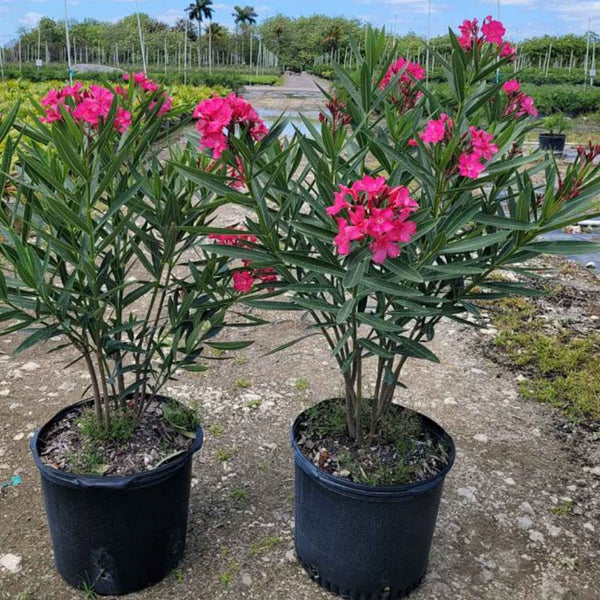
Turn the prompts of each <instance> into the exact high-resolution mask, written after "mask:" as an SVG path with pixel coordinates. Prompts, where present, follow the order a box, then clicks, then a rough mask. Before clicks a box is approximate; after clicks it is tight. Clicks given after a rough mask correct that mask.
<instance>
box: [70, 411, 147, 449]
mask: <svg viewBox="0 0 600 600" xmlns="http://www.w3.org/2000/svg"><path fill="white" fill-rule="evenodd" d="M137 425H138V420H137V415H136V414H135V413H134V412H133V411H132V410H131V409H129V408H126V409H120V410H115V411H114V412H113V414H112V419H111V422H110V425H109V426H108V427H106V425H105V423H104V422H102V421H100V420H99V419H98V416H97V415H96V413H95V412H94V410H93V409H87V410H85V411H84V412H83V413H82V415H81V416H80V417H79V418H78V419H77V427H79V431H80V433H81V436H82V438H83V439H84V443H86V444H91V445H92V446H95V445H98V444H101V443H102V442H116V443H118V444H127V443H128V442H130V441H131V440H132V439H133V435H134V432H135V429H136V427H137Z"/></svg>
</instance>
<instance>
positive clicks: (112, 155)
mask: <svg viewBox="0 0 600 600" xmlns="http://www.w3.org/2000/svg"><path fill="white" fill-rule="evenodd" d="M504 33H505V32H504V28H503V26H502V24H501V23H499V22H498V21H495V20H493V19H492V18H491V17H488V18H486V19H485V20H484V21H483V23H482V24H481V26H479V24H478V22H477V20H473V21H465V22H464V23H463V24H462V25H461V26H460V36H458V37H457V36H456V35H455V34H454V33H453V32H452V31H451V32H450V41H451V44H452V53H451V55H450V58H449V59H445V58H443V57H441V56H440V57H437V59H436V60H437V62H438V64H441V65H442V68H443V69H444V73H445V77H446V79H447V80H448V82H449V84H450V86H451V88H452V94H453V96H452V101H451V102H450V103H446V104H444V105H442V104H441V103H440V102H439V100H438V99H437V98H436V97H435V95H433V94H432V93H430V91H429V90H428V87H427V85H426V84H425V71H424V69H423V67H421V66H420V65H418V64H416V63H413V62H411V61H406V60H404V59H403V58H400V57H398V56H397V55H396V52H395V49H394V48H393V47H390V46H389V44H387V43H386V36H385V34H384V32H382V31H376V30H372V29H368V31H367V33H366V39H365V43H364V46H363V50H362V51H361V53H360V54H358V53H359V51H358V50H357V54H358V58H359V60H360V82H359V84H358V85H356V84H354V83H353V80H352V79H351V78H350V77H349V76H348V75H347V74H346V73H345V72H344V70H343V69H341V68H340V67H337V66H336V67H335V70H336V76H337V78H338V80H339V82H340V83H341V85H342V86H343V87H344V89H345V93H346V96H347V98H348V101H347V102H346V103H342V102H341V101H339V100H338V99H336V98H333V97H328V98H326V101H327V108H326V110H324V112H323V113H322V114H321V116H320V126H315V125H314V124H313V123H311V121H310V120H308V119H305V122H304V125H305V127H306V130H307V131H308V134H304V133H302V132H300V131H298V132H297V133H296V134H295V135H294V136H292V137H290V136H287V137H286V136H284V135H283V132H284V129H285V126H286V124H285V122H284V120H279V121H278V122H277V123H275V124H274V125H273V127H272V128H271V129H270V131H269V130H267V128H266V127H265V125H264V123H263V122H262V121H261V119H260V117H259V116H258V114H257V112H256V111H255V110H254V109H253V107H252V106H251V105H250V104H249V103H248V102H247V101H246V100H244V99H243V98H240V97H237V96H235V95H230V96H227V97H225V98H217V97H215V98H212V99H210V100H205V101H203V102H201V103H199V104H198V105H197V106H196V108H195V110H194V112H193V118H194V119H195V125H196V129H197V133H196V135H195V136H190V137H189V140H188V141H187V142H186V143H185V144H182V143H181V137H182V134H183V128H184V127H185V125H186V124H187V123H189V120H185V119H179V118H174V117H178V116H179V114H178V110H180V111H181V112H182V113H183V111H184V108H181V109H178V110H174V109H173V108H172V102H171V98H170V97H169V96H168V94H167V93H166V92H165V91H164V90H162V89H160V88H159V87H158V86H156V84H154V82H152V81H151V80H149V79H147V78H146V77H145V76H144V75H143V74H137V75H135V76H134V77H132V78H131V79H130V80H129V81H128V83H127V84H126V85H124V86H123V87H121V86H116V87H115V88H104V87H100V86H94V85H91V86H89V88H84V87H82V86H81V85H79V84H77V85H75V86H73V87H66V88H63V89H61V90H54V91H52V92H50V93H49V94H48V95H47V96H45V97H44V99H43V100H42V102H41V104H39V105H37V114H36V119H34V120H33V121H32V123H33V124H28V125H27V124H22V123H20V122H18V120H15V115H16V109H15V111H13V113H12V114H11V115H7V116H5V117H4V118H3V120H2V122H1V123H0V137H4V138H6V140H5V141H6V144H5V151H4V156H3V158H2V169H1V172H0V173H1V176H2V179H0V184H1V185H2V189H4V188H5V184H6V186H10V191H9V192H8V193H7V194H6V198H5V201H4V205H3V210H2V211H1V212H0V233H1V234H2V241H1V242H0V253H1V255H2V257H3V258H4V261H5V262H4V267H3V269H2V271H0V303H1V310H0V320H1V321H2V322H3V323H4V329H3V331H2V333H4V334H8V333H14V332H17V331H20V332H22V333H24V334H25V335H24V337H23V340H22V342H21V343H20V345H19V346H18V348H17V349H16V350H17V351H23V350H26V349H28V348H30V347H32V346H33V345H34V344H37V343H40V342H45V343H46V344H49V345H50V347H51V351H54V350H59V349H68V350H67V351H68V352H70V356H71V358H72V361H73V364H74V363H76V362H78V361H81V362H82V364H84V365H85V366H86V368H87V371H88V374H89V387H88V389H87V390H85V391H84V393H83V396H84V397H85V396H86V395H87V393H88V391H91V400H84V401H82V402H80V403H78V404H76V405H73V406H70V407H67V408H65V409H64V410H63V411H61V412H59V413H58V414H57V415H56V416H55V417H54V418H53V419H51V420H50V421H49V422H48V423H47V424H46V425H44V426H43V427H42V428H41V429H40V430H39V431H38V432H37V433H36V435H35V436H34V438H33V439H32V442H31V448H32V452H33V455H34V459H35V462H36V465H37V467H38V469H39V470H40V473H41V477H42V486H43V491H44V498H45V504H46V510H47V515H48V522H49V526H50V532H51V536H52V542H53V547H54V553H55V561H56V565H57V568H58V571H59V572H60V573H61V575H62V576H63V577H64V578H65V579H66V580H67V581H68V582H69V583H70V584H72V585H74V586H76V587H81V586H82V585H84V584H85V585H87V586H89V587H91V588H93V589H94V590H95V591H96V592H97V593H99V594H123V593H127V592H131V591H134V590H137V589H140V588H143V587H145V586H147V585H150V584H152V583H154V582H156V581H158V580H160V579H161V578H163V577H164V576H165V575H166V574H167V573H168V572H169V571H170V570H171V569H173V568H174V567H175V566H176V565H177V564H178V563H179V562H180V560H181V559H182V556H183V551H184V545H185V534H186V526H187V511H188V503H189V491H190V478H191V465H192V456H193V454H194V453H195V452H196V451H197V450H199V449H200V446H201V445H202V435H203V434H202V428H201V427H200V425H199V424H198V423H197V421H196V420H195V418H194V415H193V414H192V413H190V411H189V410H188V409H187V408H186V407H184V406H182V405H181V404H179V403H177V402H176V401H175V400H173V399H168V398H164V397H162V396H161V395H160V392H161V389H162V388H163V386H164V384H165V383H166V382H167V381H168V380H169V379H172V378H174V377H176V376H177V374H178V373H179V372H180V370H182V369H187V370H190V371H200V370H203V369H206V368H207V361H208V360H210V359H211V357H212V358H214V356H211V355H210V353H209V352H208V349H211V348H212V349H217V350H221V351H235V350H237V349H241V348H244V347H245V346H246V345H247V344H248V342H246V341H240V342H237V341H232V340H231V339H230V337H229V336H227V340H226V341H224V339H223V334H224V331H225V330H226V329H227V328H232V329H233V328H235V327H239V326H248V325H261V324H264V323H265V320H264V319H263V318H262V317H257V316H256V314H255V312H249V311H247V310H246V308H247V307H252V308H253V309H256V308H262V309H265V310H267V311H271V310H286V311H298V312H303V313H306V314H307V315H308V316H309V317H310V319H311V326H310V330H309V331H308V333H307V334H305V335H304V336H302V337H301V338H299V339H297V340H293V341H292V342H287V343H286V344H284V345H283V346H280V347H278V348H273V349H272V350H273V351H278V350H283V349H285V348H288V347H290V346H291V345H293V344H294V343H296V342H299V341H301V340H302V339H305V338H306V337H308V336H313V335H315V336H322V337H323V338H324V340H325V341H326V342H327V343H328V345H329V346H330V348H331V352H332V355H333V357H334V358H335V360H336V361H337V364H338V366H339V370H340V376H341V378H342V380H343V383H344V390H345V393H344V396H343V397H342V398H330V399H323V402H319V403H317V404H316V405H315V406H314V407H312V408H310V409H308V410H307V411H304V412H303V413H302V414H300V415H299V416H298V418H297V419H296V421H295V422H294V425H293V428H292V434H291V435H292V447H293V450H294V460H295V465H296V466H295V469H296V491H295V515H296V517H295V528H296V531H295V539H296V551H297V555H298V558H299V560H300V561H301V562H302V564H303V565H304V567H305V569H306V570H307V572H308V573H309V575H310V576H311V577H313V578H314V579H315V580H316V581H317V582H318V583H320V584H321V585H323V586H325V587H327V588H329V589H331V590H332V591H334V592H337V593H339V594H341V595H344V596H348V597H352V598H389V599H391V598H398V597H401V596H402V595H404V594H406V593H408V592H409V591H410V590H411V589H413V588H414V587H415V586H416V585H418V583H419V581H420V580H421V579H422V577H423V576H424V574H425V570H426V567H427V561H428V556H429V549H430V545H431V540H432V536H433V531H434V526H435V520H436V516H437V511H438V506H439V502H440V497H441V493H442V486H443V482H444V478H445V476H446V474H447V473H448V472H449V470H450V469H451V467H452V464H453V462H454V457H455V449H454V443H453V441H452V439H451V438H450V436H449V435H448V434H447V433H446V432H445V431H444V430H443V429H442V428H441V427H440V426H439V425H437V424H436V423H434V422H433V421H431V420H430V419H428V418H427V417H425V416H424V415H420V414H418V413H414V412H412V411H410V410H408V409H406V408H402V407H401V406H399V405H398V404H396V403H395V402H394V400H395V398H396V397H397V394H396V391H397V389H398V388H403V387H404V386H403V385H402V373H403V369H404V367H405V365H406V363H407V362H408V361H409V360H411V361H412V360H429V361H434V362H436V361H437V360H438V359H437V357H436V356H435V354H434V353H433V352H432V351H431V349H430V348H429V347H428V342H429V341H431V340H432V339H433V337H434V334H435V328H436V326H437V325H438V323H439V322H440V321H442V320H443V319H452V320H454V321H457V322H459V323H463V324H465V323H470V322H471V321H470V320H467V319H466V318H465V315H469V314H471V315H476V314H477V312H478V308H477V303H478V301H480V300H494V299H497V298H502V297H504V296H507V295H515V294H516V295H521V294H525V295H527V294H533V293H537V291H536V290H534V289H532V287H531V286H530V285H528V279H529V278H531V277H535V271H534V270H533V268H532V267H531V266H529V265H528V263H527V261H528V260H529V259H531V258H534V257H536V256H538V255H540V254H543V253H573V252H577V251H586V250H589V247H590V245H589V244H586V243H582V242H577V241H572V242H564V241H545V240H544V239H540V236H541V235H543V234H544V233H547V232H550V231H552V230H555V229H559V228H562V227H565V226H567V225H570V224H573V223H576V222H577V221H578V220H580V219H581V218H582V217H583V216H589V215H590V214H593V213H594V211H596V210H597V207H596V201H595V196H596V194H597V193H598V191H599V190H600V176H599V173H598V167H597V166H596V165H595V162H594V159H595V158H596V156H597V155H598V153H599V152H600V149H598V148H595V147H590V148H589V149H588V150H586V151H582V152H580V153H579V154H578V157H577V159H576V160H575V163H574V164H572V165H570V166H569V167H568V168H567V172H566V173H561V172H559V171H558V168H557V166H556V164H555V163H554V161H553V160H552V159H551V157H548V156H545V155H543V154H535V155H526V154H524V152H523V142H524V140H525V136H526V134H527V133H528V132H529V131H530V129H531V128H532V127H533V125H532V124H531V123H530V121H529V116H530V115H532V114H533V112H534V110H535V107H534V106H533V103H532V101H531V99H530V98H528V97H527V96H526V95H525V94H524V93H523V92H522V91H521V90H520V87H519V84H518V82H517V80H516V79H511V80H508V81H500V82H498V83H496V84H487V83H486V80H487V79H488V76H489V74H490V73H492V72H493V71H495V70H496V69H497V68H498V67H499V66H502V65H504V64H508V63H509V62H510V61H511V60H513V59H514V49H512V47H510V45H508V44H507V43H506V42H505V41H504V40H503V36H504ZM10 130H13V131H16V132H17V134H18V139H17V140H16V142H14V141H13V139H12V137H11V136H9V135H8V133H9V131H10ZM165 142H167V143H168V147H167V150H164V145H165ZM198 145H199V149H198ZM13 164H14V166H13V167H11V165H13ZM537 173H543V174H544V176H545V182H544V183H542V184H540V183H538V181H539V179H536V178H534V176H535V175H536V174H537ZM7 189H8V187H7ZM233 205H239V206H241V207H242V208H243V209H244V214H245V215H246V216H245V218H244V219H243V220H242V221H241V222H240V223H239V224H238V225H237V226H236V227H235V228H220V227H217V226H215V223H214V219H215V217H216V215H217V212H218V211H219V210H227V208H228V207H230V206H233ZM499 270H502V271H512V272H514V273H516V274H517V275H518V277H519V279H520V282H518V283H515V282H513V281H503V280H502V279H499V278H498V277H497V276H493V275H494V274H495V273H496V272H497V271H499ZM233 314H235V319H232V318H231V315H233ZM233 331H235V329H233ZM57 336H59V337H60V339H61V342H60V343H59V342H57V341H56V340H57V339H59V338H58V337H57ZM234 337H235V336H234ZM373 372H374V374H375V385H374V386H371V385H369V383H368V382H369V374H370V373H373ZM150 432H154V433H153V434H151V433H150ZM152 435H154V438H153V437H152ZM65 436H66V437H65ZM66 439H68V440H69V443H70V444H71V445H72V446H73V447H74V450H76V451H75V452H71V453H70V454H66V455H65V454H64V453H62V454H61V451H60V447H62V446H63V444H57V443H54V442H55V441H56V440H66ZM143 444H146V445H148V444H149V445H150V447H151V448H152V449H153V450H154V449H156V447H160V452H158V451H157V452H156V453H155V456H154V458H152V459H151V460H150V461H149V462H147V463H141V466H140V463H139V460H138V459H139V456H138V455H137V454H136V449H137V448H138V446H139V445H143ZM153 444H154V445H153ZM57 447H58V448H59V449H58V450H57ZM123 447H125V453H126V454H127V453H129V454H130V455H131V456H130V457H129V458H131V460H130V462H131V465H132V467H131V468H130V469H127V468H125V467H123V464H121V463H119V464H106V462H107V461H108V459H107V457H106V453H104V454H103V452H104V451H106V449H107V448H108V449H110V450H111V451H114V450H115V448H117V449H119V448H120V449H121V450H122V448H123ZM144 447H145V448H147V446H144ZM113 454H114V452H113ZM117 454H119V452H117ZM121 454H122V453H121ZM138 454H139V453H138ZM150 454H152V453H150ZM82 455H85V457H86V460H85V461H83V463H82V461H81V460H80V459H81V456H82ZM134 455H135V456H134ZM119 456H120V454H119ZM136 461H137V462H136ZM117 462H118V461H117ZM82 464H83V467H82ZM131 469H133V470H131ZM100 473H104V474H100Z"/></svg>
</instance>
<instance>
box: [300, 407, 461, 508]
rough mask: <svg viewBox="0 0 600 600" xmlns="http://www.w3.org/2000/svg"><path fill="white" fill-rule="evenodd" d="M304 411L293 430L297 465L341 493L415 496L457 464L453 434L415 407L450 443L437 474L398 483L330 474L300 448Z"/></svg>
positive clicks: (440, 435) (395, 496)
mask: <svg viewBox="0 0 600 600" xmlns="http://www.w3.org/2000/svg"><path fill="white" fill-rule="evenodd" d="M322 402H328V400H322ZM397 406H398V405H397ZM403 408H407V407H403ZM307 410H308V409H307ZM408 410H413V409H408ZM305 412H306V411H302V412H301V413H300V414H299V415H298V416H297V417H296V419H295V420H294V423H293V425H292V430H291V442H292V449H293V451H294V457H295V462H296V465H298V466H299V467H300V468H301V469H302V470H303V471H304V472H305V473H306V474H307V475H309V476H311V477H313V478H314V479H316V480H317V481H318V482H319V483H321V484H322V485H324V486H325V487H327V488H329V489H333V490H335V491H337V492H339V493H341V494H345V495H351V496H356V497H364V498H370V499H379V500H386V499H390V500H393V499H397V498H399V497H402V496H415V495H419V494H424V493H426V492H428V491H429V490H430V489H432V488H434V487H436V486H437V485H439V484H440V482H441V481H443V480H444V478H445V477H446V475H447V474H448V472H449V471H450V469H451V468H452V466H453V465H454V461H455V459H456V446H455V444H454V440H453V439H452V438H451V437H450V435H449V434H448V433H447V432H446V430H445V429H444V428H443V427H442V426H441V425H439V424H438V423H436V422H435V421H434V420H433V419H430V418H429V417H428V416H426V415H424V414H422V413H420V412H418V411H413V412H415V413H416V414H418V415H419V416H420V417H421V419H422V422H423V425H424V426H425V427H427V428H428V429H430V430H431V431H432V432H433V433H435V434H436V435H437V436H438V437H439V438H440V439H444V440H445V441H446V442H447V443H448V445H449V447H450V453H449V460H448V464H447V465H446V466H445V467H444V468H443V469H442V470H441V471H440V472H439V473H438V474H437V475H434V476H433V477H429V478H428V479H424V480H422V481H417V482H415V483H402V484H398V485H368V484H366V483H356V482H354V481H349V480H348V479H345V478H343V477H336V476H334V475H330V474H329V473H326V472H325V471H323V470H321V469H319V468H318V467H316V466H315V465H313V464H312V462H310V461H309V460H308V458H306V456H304V454H303V453H302V450H300V448H299V447H298V444H297V443H296V432H297V430H298V426H299V425H300V422H301V420H302V417H303V415H304V413H305Z"/></svg>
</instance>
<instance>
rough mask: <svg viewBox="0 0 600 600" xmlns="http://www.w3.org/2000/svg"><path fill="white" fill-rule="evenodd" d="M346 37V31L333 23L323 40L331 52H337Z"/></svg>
mask: <svg viewBox="0 0 600 600" xmlns="http://www.w3.org/2000/svg"><path fill="white" fill-rule="evenodd" d="M343 35H344V31H343V30H342V27H341V26H340V25H338V24H337V23H333V24H332V25H330V26H329V28H328V30H327V32H326V36H325V38H324V39H323V43H324V44H325V45H326V46H327V47H328V48H329V50H331V51H334V52H335V51H336V50H337V49H338V48H339V46H340V40H341V39H342V36H343Z"/></svg>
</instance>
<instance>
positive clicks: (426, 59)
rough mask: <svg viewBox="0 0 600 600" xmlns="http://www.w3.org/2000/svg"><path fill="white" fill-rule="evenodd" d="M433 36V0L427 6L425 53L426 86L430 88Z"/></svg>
mask: <svg viewBox="0 0 600 600" xmlns="http://www.w3.org/2000/svg"><path fill="white" fill-rule="evenodd" d="M430 38H431V0H428V8H427V52H426V55H425V87H426V88H429V39H430Z"/></svg>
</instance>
